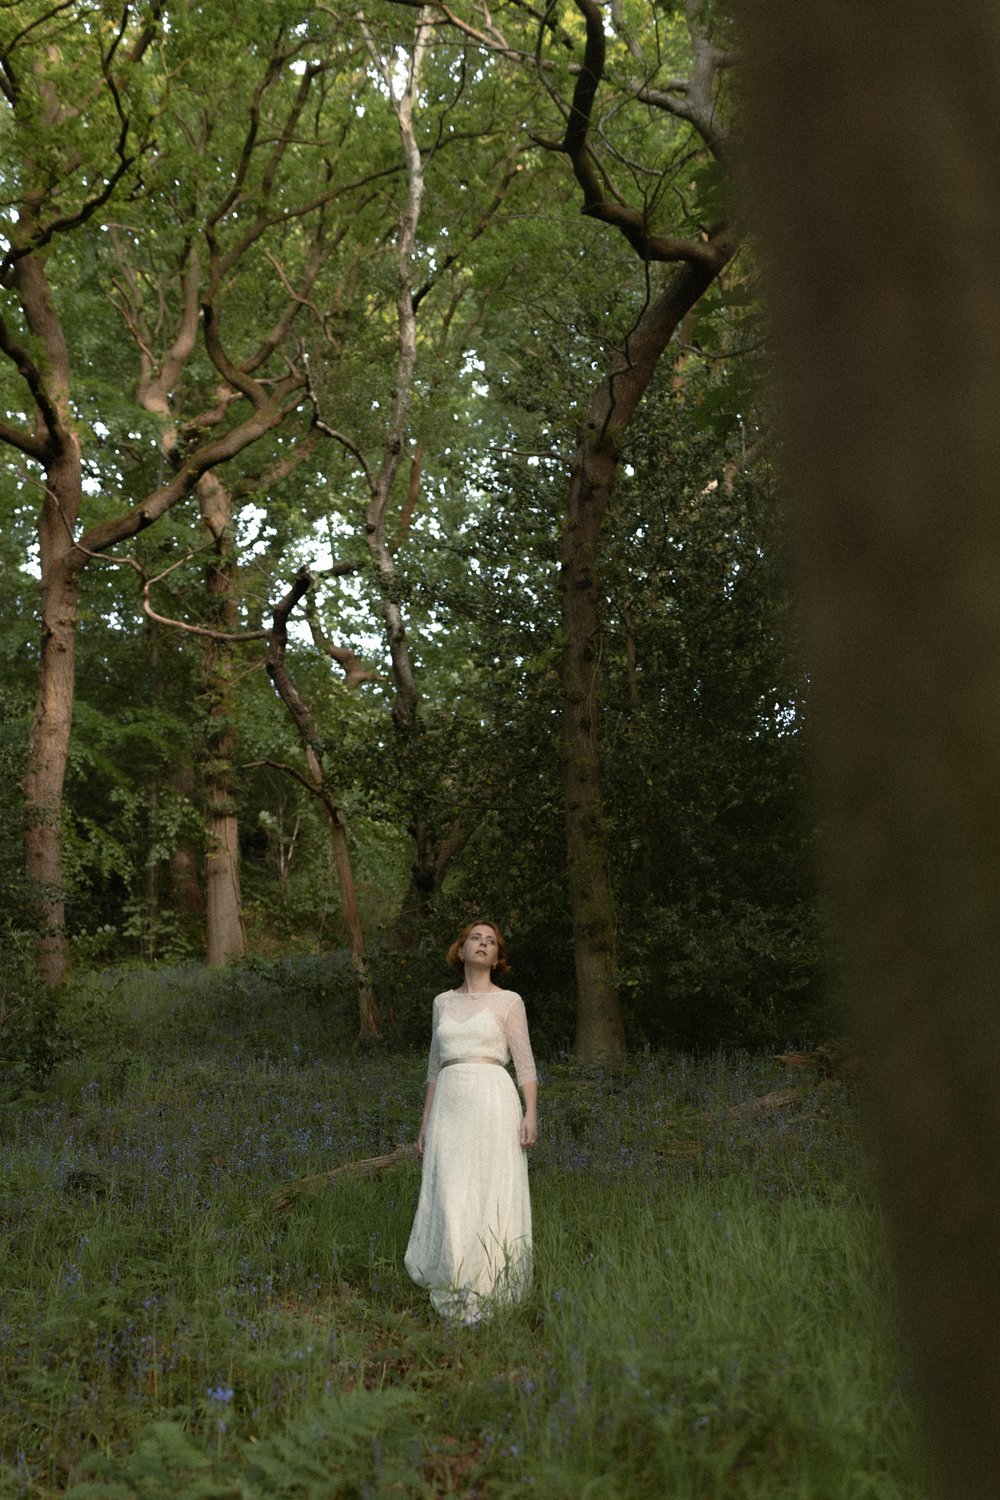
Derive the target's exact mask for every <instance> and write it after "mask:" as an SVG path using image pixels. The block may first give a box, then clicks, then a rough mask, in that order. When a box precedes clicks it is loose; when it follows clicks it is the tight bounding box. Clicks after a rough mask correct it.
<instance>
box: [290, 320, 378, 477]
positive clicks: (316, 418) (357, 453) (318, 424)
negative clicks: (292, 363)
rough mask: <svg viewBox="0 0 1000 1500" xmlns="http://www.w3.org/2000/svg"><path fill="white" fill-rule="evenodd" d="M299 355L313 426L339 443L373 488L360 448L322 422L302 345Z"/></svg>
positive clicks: (307, 359)
mask: <svg viewBox="0 0 1000 1500" xmlns="http://www.w3.org/2000/svg"><path fill="white" fill-rule="evenodd" d="M299 357H300V361H301V364H302V369H303V373H304V375H305V387H306V396H307V397H308V399H309V404H310V405H311V407H312V425H313V427H315V428H316V429H317V431H319V432H322V433H323V434H324V436H326V437H328V438H332V439H333V441H334V442H335V443H339V444H340V446H341V447H342V448H343V449H345V451H346V452H348V453H349V454H350V455H351V457H352V458H353V459H354V460H355V461H356V462H357V464H358V466H359V467H360V469H361V472H362V473H363V474H364V476H365V479H366V480H367V483H368V489H369V490H372V489H374V487H375V481H374V479H373V477H372V471H371V469H369V467H368V461H367V459H366V458H365V456H364V454H363V453H362V452H361V449H360V448H358V447H357V446H356V445H355V444H354V443H352V442H351V439H350V438H348V437H345V436H344V434H343V433H342V432H337V431H336V429H335V428H333V427H331V426H330V425H329V424H328V423H327V422H324V420H323V418H322V417H321V416H320V414H319V401H318V399H317V396H316V388H315V386H314V385H313V382H312V371H311V370H310V368H309V356H308V355H307V353H306V351H305V348H304V347H302V346H300V349H299Z"/></svg>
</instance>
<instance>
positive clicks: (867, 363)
mask: <svg viewBox="0 0 1000 1500" xmlns="http://www.w3.org/2000/svg"><path fill="white" fill-rule="evenodd" d="M745 11H746V18H747V23H748V24H747V31H748V41H749V44H750V53H751V59H752V66H751V70H750V97H751V101H752V115H751V126H752V130H753V132H754V134H753V137H752V138H753V139H754V142H755V145H754V155H755V158H756V162H755V165H756V185H757V188H758V191H759V194H760V200H761V211H760V213H761V226H762V228H763V230H764V234H765V250H766V252H767V254H768V256H769V259H770V267H769V272H770V279H771V281H770V284H771V288H772V298H773V312H774V315H775V318H776V325H777V333H778V337H779V347H780V350H781V354H782V369H781V385H782V388H783V399H784V417H785V425H786V429H787V435H788V449H789V455H788V466H789V474H790V478H791V481H792V488H793V490H794V493H795V496H796V498H797V515H796V521H797V530H798V545H799V552H800V557H801V565H802V591H803V595H804V601H805V622H806V633H807V647H808V667H809V672H810V680H811V683H812V691H811V716H812V719H813V730H812V734H811V741H812V744H813V747H814V752H815V757H816V770H817V787H818V796H819V811H820V824H821V826H822V827H823V828H825V829H826V836H825V841H824V848H823V865H824V871H825V878H826V882H827V886H828V889H829V892H830V894H831V897H832V901H833V906H834V910H835V915H836V919H837V924H838V927H839V938H840V945H841V948H842V951H843V952H844V953H845V955H846V963H845V975H844V980H845V988H846V993H847V999H848V1004H849V1015H850V1018H851V1020H852V1023H853V1027H854V1029H855V1031H856V1033H857V1036H858V1038H859V1041H860V1044H861V1048H862V1052H863V1055H864V1057H865V1059H866V1062H865V1073H866V1099H867V1104H868V1116H869V1121H870V1129H871V1136H872V1140H873V1143H874V1148H875V1155H876V1160H877V1163H878V1166H879V1170H880V1178H881V1191H882V1196H883V1202H884V1205H885V1208H886V1211H887V1218H888V1224H889V1230H890V1237H891V1242H892V1247H893V1252H894V1260H895V1266H896V1272H897V1278H898V1287H899V1294H900V1300H901V1304H902V1319H903V1324H904V1328H905V1332H906V1335H907V1338H908V1342H909V1346H910V1349H911V1351H912V1358H913V1364H914V1369H915V1372H916V1376H917V1380H918V1388H919V1391H920V1394H921V1397H922V1399H923V1403H924V1411H925V1414H926V1418H927V1422H926V1430H927V1432H928V1435H929V1438H930V1440H931V1442H932V1444H933V1448H934V1451H935V1457H936V1461H937V1462H936V1468H937V1475H936V1493H937V1494H938V1495H940V1496H942V1497H950V1500H994V1497H995V1496H997V1495H998V1494H1000V1421H998V1414H1000V1338H998V1332H997V1331H998V1329H1000V1194H998V1192H997V1162H998V1161H1000V1088H998V1086H997V1064H998V1061H1000V1007H998V1005H997V986H998V975H1000V920H998V913H1000V797H998V795H997V776H998V768H1000V674H998V663H1000V510H998V507H997V475H998V473H1000V424H998V422H997V411H998V409H1000V277H998V274H997V269H996V264H995V255H994V251H993V247H994V246H995V245H996V244H997V242H998V240H1000V177H998V174H997V161H998V159H1000V117H998V115H997V110H996V93H997V84H998V80H1000V22H998V19H997V13H996V9H995V7H994V6H992V5H989V4H986V3H984V0H954V3H953V4H952V5H950V6H947V7H942V6H941V5H939V4H936V3H935V4H931V3H929V0H910V3H909V4H907V5H905V6H903V5H901V4H896V5H874V6H871V5H864V4H858V3H846V0H815V3H814V4H811V5H809V6H802V5H800V4H799V3H797V0H784V3H775V0H768V3H767V4H764V3H762V0H745ZM859 59H863V60H865V61H861V62H859Z"/></svg>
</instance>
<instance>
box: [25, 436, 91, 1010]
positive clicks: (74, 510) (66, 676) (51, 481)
mask: <svg viewBox="0 0 1000 1500" xmlns="http://www.w3.org/2000/svg"><path fill="white" fill-rule="evenodd" d="M80 483H81V470H80V449H79V444H78V443H77V441H76V437H75V434H73V433H67V435H66V442H65V446H64V451H63V452H62V453H61V454H60V456H59V458H58V460H56V461H55V462H54V463H51V464H50V465H49V467H48V470H47V473H46V493H45V499H44V501H43V504H42V510H41V516H40V520H39V526H38V550H39V561H40V563H41V573H42V583H41V604H42V645H41V654H40V658H39V663H38V681H37V688H36V696H35V712H34V715H33V718H32V721H31V737H30V744H29V751H28V769H27V772H26V774H25V778H24V801H25V870H26V873H27V876H28V879H29V881H30V882H31V884H32V887H33V888H34V890H35V891H36V893H37V904H38V910H39V916H40V927H39V939H38V970H39V973H40V975H41V977H42V979H43V980H44V982H45V983H46V984H58V983H59V981H60V980H61V979H62V978H63V976H64V975H65V972H66V966H67V962H68V945H67V940H66V912H65V902H64V897H63V886H62V795H63V783H64V781H65V779H66V763H67V760H68V758H69V741H70V729H71V726H72V721H73V698H74V691H75V676H76V612H77V596H78V591H79V574H78V571H77V569H76V567H75V566H74V563H73V526H74V522H75V520H76V517H77V515H78V514H79V508H80V495H81V489H80Z"/></svg>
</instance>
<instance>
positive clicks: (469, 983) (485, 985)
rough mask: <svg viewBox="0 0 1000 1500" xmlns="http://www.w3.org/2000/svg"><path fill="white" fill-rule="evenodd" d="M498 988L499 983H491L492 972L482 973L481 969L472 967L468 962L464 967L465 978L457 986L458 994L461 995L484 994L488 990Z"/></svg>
mask: <svg viewBox="0 0 1000 1500" xmlns="http://www.w3.org/2000/svg"><path fill="white" fill-rule="evenodd" d="M495 989H499V985H495V984H494V983H493V975H492V974H484V973H483V971H482V969H474V968H472V967H471V966H469V965H468V964H467V965H466V968H465V979H464V980H463V981H462V983H461V985H460V986H459V990H458V992H459V994H463V995H485V994H487V993H488V992H489V991H490V990H495Z"/></svg>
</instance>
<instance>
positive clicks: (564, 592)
mask: <svg viewBox="0 0 1000 1500" xmlns="http://www.w3.org/2000/svg"><path fill="white" fill-rule="evenodd" d="M716 247H717V264H716V265H715V267H714V269H713V268H712V267H711V266H707V265H706V266H702V265H699V266H683V267H681V268H680V269H679V270H678V271H676V272H675V273H674V275H673V276H672V277H671V278H670V280H669V282H668V284H667V286H666V287H665V289H664V290H663V292H662V293H661V294H660V295H659V296H658V297H657V298H656V299H655V300H654V301H652V302H650V303H649V305H648V306H647V308H646V310H645V312H644V313H643V315H642V317H641V318H640V319H639V322H638V323H637V324H636V327H635V328H634V329H633V331H632V333H631V334H630V335H629V337H628V338H627V339H626V340H625V342H624V345H623V346H622V348H621V349H620V350H619V353H618V356H617V358H616V359H615V361H614V362H613V364H612V368H611V369H610V371H609V372H608V374H607V376H606V377H605V379H604V380H603V381H602V383H601V385H600V387H599V388H598V390H597V392H596V394H595V395H594V397H593V399H592V401H591V405H590V410H589V412H588V416H587V421H586V423H585V425H584V427H583V430H582V431H581V433H580V436H579V439H578V442H577V450H576V458H575V462H574V465H573V472H572V475H571V478H570V488H569V497H568V502H567V523H566V527H565V530H564V532H563V543H562V569H561V574H560V589H561V597H562V628H563V666H562V674H563V681H562V686H563V747H564V774H565V795H566V854H567V879H568V883H569V895H570V911H571V915H572V920H573V936H574V944H573V946H574V959H575V966H576V984H577V1025H576V1038H575V1042H574V1052H575V1054H576V1056H577V1057H579V1058H581V1059H582V1060H584V1061H592V1060H595V1059H597V1058H599V1057H620V1056H622V1055H623V1054H624V1052H625V1029H624V1025H623V1022H622V1012H621V1002H620V999H619V996H618V989H617V983H616V978H615V906H614V895H613V892H612V887H611V872H610V868H609V861H608V854H607V847H606V836H605V825H604V811H603V806H602V801H601V775H600V764H599V758H598V748H597V733H596V716H597V681H598V665H599V661H600V645H601V612H600V589H599V583H598V555H599V550H600V537H601V526H602V523H603V520H604V516H605V513H606V511H607V508H608V501H609V500H610V498H611V491H612V487H613V485H614V481H615V476H616V474H617V471H618V463H619V460H620V458H621V445H622V440H623V437H624V433H625V430H626V428H627V426H628V423H629V422H630V420H631V418H632V416H633V415H634V413H635V410H636V407H637V406H638V404H639V402H640V400H641V399H642V397H643V395H644V393H645V391H646V389H647V388H648V386H649V382H650V381H651V380H652V378H653V375H654V374H655V371H656V367H657V364H658V362H659V360H660V356H661V355H662V354H663V351H664V350H665V348H666V346H667V344H668V342H669V340H670V338H671V336H672V334H673V332H674V330H675V329H676V327H677V325H678V323H679V322H680V321H681V319H682V318H683V317H684V315H685V314H686V313H687V312H688V310H689V309H690V308H691V307H693V306H694V304H695V302H697V300H698V298H699V297H700V296H701V295H702V293H703V292H704V291H705V290H706V289H707V287H709V286H710V285H711V283H712V281H713V280H714V279H715V277H716V276H717V275H718V273H719V271H721V269H722V267H723V266H724V265H725V263H726V261H727V259H728V258H729V256H730V255H731V254H732V251H733V248H734V247H733V243H732V241H730V240H729V239H728V238H727V237H720V238H719V239H718V240H717V241H716Z"/></svg>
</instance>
